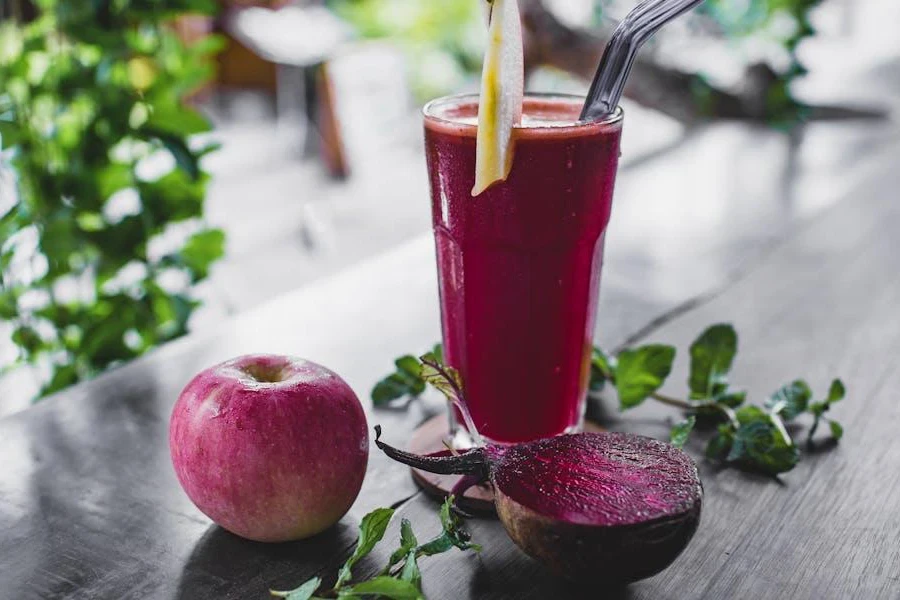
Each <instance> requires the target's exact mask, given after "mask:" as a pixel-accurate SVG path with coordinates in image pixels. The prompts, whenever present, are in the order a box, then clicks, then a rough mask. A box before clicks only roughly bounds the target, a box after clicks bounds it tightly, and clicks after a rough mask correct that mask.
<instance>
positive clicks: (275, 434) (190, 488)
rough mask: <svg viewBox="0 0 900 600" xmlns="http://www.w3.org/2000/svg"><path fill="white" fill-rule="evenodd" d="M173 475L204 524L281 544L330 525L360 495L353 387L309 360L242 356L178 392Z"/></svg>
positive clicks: (363, 434) (359, 432) (362, 454)
mask: <svg viewBox="0 0 900 600" xmlns="http://www.w3.org/2000/svg"><path fill="white" fill-rule="evenodd" d="M169 449H170V450H171V452H172V463H173V464H174V466H175V473H176V474H177V475H178V480H179V481H180V482H181V485H182V487H183V488H184V491H185V492H187V495H188V497H189V498H190V499H191V500H192V501H193V502H194V504H196V505H197V508H199V509H200V510H201V511H203V513H204V514H206V515H207V516H208V517H209V518H210V519H212V520H213V521H215V522H216V523H218V524H219V525H221V526H222V527H224V528H225V529H227V530H229V531H231V532H232V533H236V534H237V535H240V536H242V537H245V538H248V539H251V540H256V541H262V542H281V541H288V540H298V539H301V538H305V537H309V536H311V535H315V534H317V533H319V532H321V531H323V530H325V529H327V528H328V527H330V526H331V525H333V524H334V523H336V522H337V521H338V520H340V518H341V517H342V516H344V514H345V513H346V512H347V510H348V509H349V508H350V505H351V504H353V501H354V500H355V499H356V496H357V495H358V494H359V489H360V487H361V486H362V481H363V477H364V476H365V473H366V463H367V461H368V458H369V433H368V426H367V425H366V416H365V413H364V412H363V408H362V406H361V405H360V403H359V399H358V398H357V397H356V394H354V393H353V390H352V389H350V386H348V385H347V383H346V382H344V380H343V379H341V378H340V377H338V376H337V375H336V374H335V373H333V372H332V371H330V370H328V369H326V368H325V367H323V366H321V365H317V364H316V363H313V362H309V361H306V360H302V359H298V358H291V357H286V356H275V355H251V356H242V357H240V358H236V359H233V360H230V361H227V362H224V363H222V364H220V365H217V366H215V367H212V368H209V369H207V370H205V371H203V372H202V373H200V374H198V375H197V376H196V377H194V379H193V380H191V382H190V383H189V384H188V385H187V387H186V388H184V391H182V392H181V395H180V396H179V398H178V401H177V402H176V403H175V408H174V410H173V411H172V419H171V422H170V425H169Z"/></svg>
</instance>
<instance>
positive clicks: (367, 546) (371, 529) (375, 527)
mask: <svg viewBox="0 0 900 600" xmlns="http://www.w3.org/2000/svg"><path fill="white" fill-rule="evenodd" d="M393 516H394V509H392V508H377V509H375V510H373V511H372V512H370V513H369V514H367V515H366V516H365V517H363V520H362V521H361V522H360V524H359V541H358V542H357V543H356V550H354V551H353V554H351V555H350V558H348V559H347V562H345V563H344V566H342V567H341V570H340V572H339V573H338V578H337V583H336V584H335V587H341V586H342V585H343V584H345V583H346V582H348V581H350V577H352V573H351V572H350V570H351V569H352V568H353V565H355V564H356V563H357V562H358V561H359V559H361V558H363V557H364V556H368V555H369V553H370V552H372V549H373V548H374V547H375V545H376V544H377V543H378V542H380V541H381V538H383V537H384V532H385V531H387V526H388V523H390V522H391V517H393Z"/></svg>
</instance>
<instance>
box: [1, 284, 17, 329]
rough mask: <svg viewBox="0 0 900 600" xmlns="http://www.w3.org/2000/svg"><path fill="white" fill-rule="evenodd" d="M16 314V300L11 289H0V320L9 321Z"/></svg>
mask: <svg viewBox="0 0 900 600" xmlns="http://www.w3.org/2000/svg"><path fill="white" fill-rule="evenodd" d="M18 314H19V309H18V301H17V300H16V295H15V293H14V292H13V290H11V289H9V290H6V289H0V321H11V320H13V319H15V318H16V316H18Z"/></svg>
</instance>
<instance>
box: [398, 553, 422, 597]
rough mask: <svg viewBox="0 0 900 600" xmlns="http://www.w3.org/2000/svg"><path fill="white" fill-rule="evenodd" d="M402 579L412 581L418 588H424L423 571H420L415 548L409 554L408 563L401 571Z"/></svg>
mask: <svg viewBox="0 0 900 600" xmlns="http://www.w3.org/2000/svg"><path fill="white" fill-rule="evenodd" d="M400 579H401V580H403V581H408V582H410V583H411V584H413V585H414V586H416V589H418V590H421V589H422V573H421V572H420V571H419V563H418V562H417V560H416V551H415V550H413V551H411V552H410V553H409V554H408V555H407V557H406V564H404V565H403V570H402V571H401V572H400Z"/></svg>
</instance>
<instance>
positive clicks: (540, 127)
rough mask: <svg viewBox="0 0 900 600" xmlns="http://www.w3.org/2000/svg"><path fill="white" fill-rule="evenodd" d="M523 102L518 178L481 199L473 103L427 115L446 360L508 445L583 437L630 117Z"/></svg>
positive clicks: (480, 419)
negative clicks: (601, 116) (475, 191)
mask: <svg viewBox="0 0 900 600" xmlns="http://www.w3.org/2000/svg"><path fill="white" fill-rule="evenodd" d="M583 100H584V99H583V98H579V97H574V96H564V95H526V98H525V103H524V115H523V120H522V126H521V127H519V128H517V129H516V131H515V134H514V135H515V140H516V146H515V157H514V161H513V167H512V172H511V173H510V175H509V177H508V179H507V180H506V181H505V182H501V183H498V184H496V185H494V186H493V187H491V188H489V189H488V190H486V191H485V192H483V193H482V194H481V195H479V196H477V197H472V194H471V191H472V186H473V184H474V178H475V133H476V122H477V112H478V97H477V96H454V97H448V98H441V99H439V100H435V101H433V102H431V103H430V104H428V105H427V106H426V107H425V142H426V153H427V160H428V172H429V179H430V183H431V197H432V221H433V225H434V236H435V243H436V246H437V266H438V281H439V292H440V300H441V325H442V330H443V338H444V357H445V360H446V361H447V362H448V364H450V365H451V366H453V367H455V368H456V369H458V370H459V371H460V373H461V375H462V377H463V382H464V384H465V389H466V398H467V401H468V406H469V409H470V412H471V413H472V418H473V420H474V423H475V426H476V427H478V430H479V431H480V432H481V434H482V435H483V436H485V437H486V438H488V439H490V440H493V441H495V442H501V443H511V442H520V441H526V440H531V439H537V438H542V437H548V436H553V435H558V434H561V433H565V432H569V431H575V430H578V429H579V428H580V427H581V425H582V419H583V415H584V408H585V406H584V403H585V398H586V395H587V386H588V378H589V375H590V360H591V348H592V345H593V341H592V334H593V330H594V322H595V317H596V310H597V297H598V293H599V285H600V267H601V264H602V262H603V240H604V233H605V231H606V225H607V223H608V222H609V215H610V206H611V202H612V196H613V184H614V181H615V176H616V168H617V166H618V159H619V139H620V136H621V131H622V112H621V110H618V111H617V112H616V113H615V114H613V115H612V116H610V117H609V118H608V119H606V120H603V121H600V122H592V123H578V122H577V121H578V115H579V112H580V111H581V106H582V103H583Z"/></svg>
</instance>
